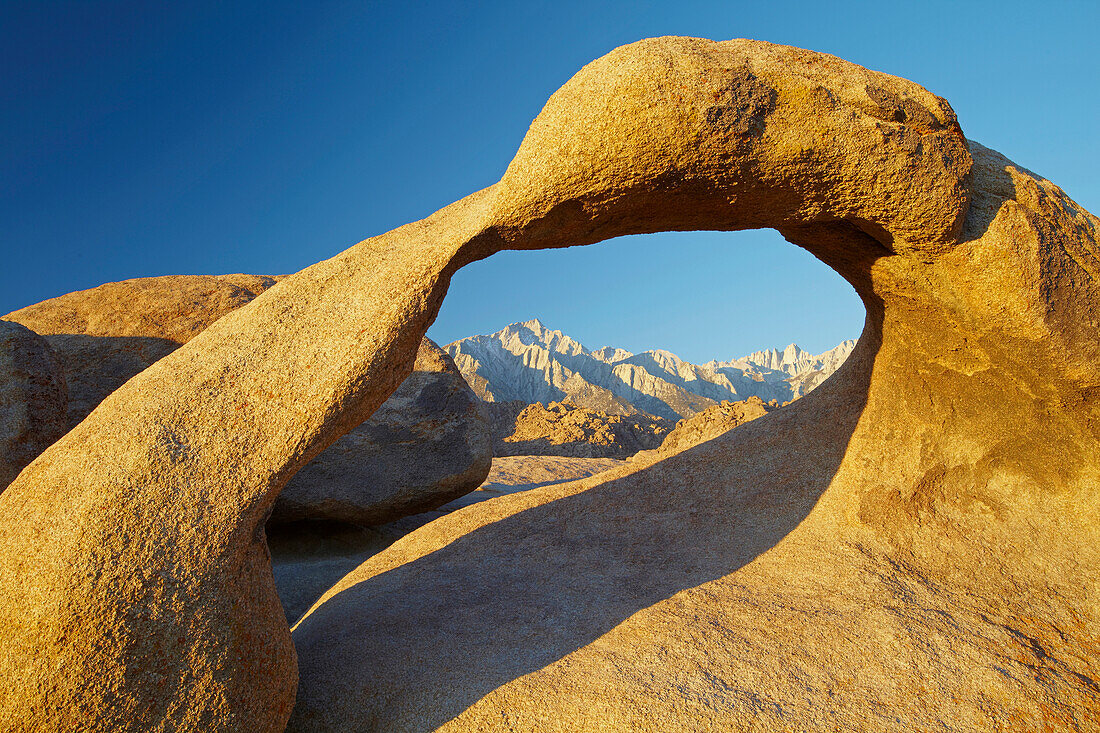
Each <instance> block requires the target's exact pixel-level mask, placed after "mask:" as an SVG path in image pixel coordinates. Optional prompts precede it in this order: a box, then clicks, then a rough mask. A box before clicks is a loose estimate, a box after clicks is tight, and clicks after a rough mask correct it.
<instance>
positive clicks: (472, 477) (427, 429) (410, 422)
mask: <svg viewBox="0 0 1100 733" xmlns="http://www.w3.org/2000/svg"><path fill="white" fill-rule="evenodd" d="M479 403H480V401H479V400H478V399H477V397H475V396H474V393H473V392H471V391H470V388H469V386H467V384H466V381H465V380H464V379H463V378H462V375H461V374H459V373H458V369H456V368H455V365H454V362H453V361H451V357H449V356H447V354H446V352H444V351H443V350H442V349H440V348H439V347H438V346H436V345H435V344H434V343H432V342H431V341H430V340H428V339H427V338H425V339H424V340H423V341H422V342H421V344H420V350H419V352H418V353H417V356H416V363H415V364H414V365H413V373H412V374H411V375H409V377H408V379H406V380H405V381H404V382H402V383H401V386H400V387H398V388H397V391H396V392H394V393H393V394H392V395H391V396H390V398H389V399H387V400H386V402H385V403H384V404H383V405H382V406H381V407H379V408H378V409H377V410H376V411H375V412H374V414H373V415H371V416H370V419H368V420H365V421H363V423H361V424H360V425H359V427H357V428H355V429H354V430H352V431H351V432H350V433H348V434H347V435H345V436H343V437H342V438H340V440H338V441H336V442H335V443H333V444H332V446H330V447H329V448H328V450H326V451H325V452H324V453H322V454H321V455H320V456H318V457H317V458H316V459H314V460H313V462H311V463H310V464H309V465H308V466H306V467H305V468H303V469H302V470H301V471H299V472H298V473H297V474H295V475H294V478H292V479H291V480H290V483H288V484H287V486H286V488H285V489H284V490H283V492H282V493H281V494H280V495H279V499H278V501H276V502H275V509H274V511H273V513H272V515H271V520H270V521H273V522H292V521H297V520H302V519H328V520H334V521H340V522H349V523H352V524H360V525H367V526H369V525H374V524H385V523H386V522H392V521H393V520H395V519H398V518H400V517H404V516H407V515H409V514H419V513H421V512H425V511H428V510H430V509H435V508H437V507H439V506H442V505H443V504H446V503H447V502H449V501H452V500H454V499H457V498H458V497H460V496H462V495H463V494H468V493H469V492H471V491H473V490H474V489H476V488H477V487H478V486H480V485H481V483H482V482H483V481H484V480H485V477H486V476H488V474H489V469H490V468H491V467H492V462H493V441H492V435H491V433H490V430H489V425H488V424H487V423H486V421H485V419H484V418H483V417H482V415H481V412H480V410H479Z"/></svg>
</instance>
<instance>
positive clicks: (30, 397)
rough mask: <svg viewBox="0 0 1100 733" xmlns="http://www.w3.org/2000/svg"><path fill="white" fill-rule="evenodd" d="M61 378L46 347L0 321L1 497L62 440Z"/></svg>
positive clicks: (33, 335) (64, 399)
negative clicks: (5, 490)
mask: <svg viewBox="0 0 1100 733" xmlns="http://www.w3.org/2000/svg"><path fill="white" fill-rule="evenodd" d="M67 399H68V397H67V391H66V388H65V376H64V374H62V372H61V365H60V364H58V362H57V357H56V356H55V355H54V353H53V350H52V349H50V346H49V344H47V343H46V341H45V340H44V339H43V338H42V337H41V336H39V335H38V334H36V333H35V332H34V331H31V330H30V329H29V328H25V327H23V326H20V325H19V324H17V323H8V322H6V321H0V491H3V490H4V488H5V487H6V486H7V485H8V484H10V483H11V482H12V479H14V478H15V477H16V476H18V475H19V472H20V471H22V470H23V468H24V467H25V466H26V465H27V464H28V463H30V462H31V461H32V460H34V458H35V457H36V456H37V455H38V454H39V453H41V452H42V451H44V450H45V449H46V448H47V447H48V446H49V445H50V444H51V443H53V442H54V441H55V440H57V439H58V438H60V437H61V436H62V435H64V434H65V405H66V402H67Z"/></svg>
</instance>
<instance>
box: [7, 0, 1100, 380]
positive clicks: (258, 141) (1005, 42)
mask: <svg viewBox="0 0 1100 733" xmlns="http://www.w3.org/2000/svg"><path fill="white" fill-rule="evenodd" d="M1096 7H1097V5H1096V4H1094V3H1085V2H1080V3H1073V2H1061V3H1059V2H1054V3H1046V4H1040V3H1034V2H1029V3H1014V2H989V3H947V2H924V3H919V4H917V3H905V4H902V3H882V2H873V3H872V2H866V3H863V2H848V3H844V2H837V3H822V2H805V3H791V2H770V3H761V2H758V1H757V2H752V3H747V2H746V3H741V2H676V3H672V2H661V3H657V2H599V1H598V0H588V1H587V2H553V3H541V2H524V3H453V2H433V3H417V2H404V3H392V4H384V3H325V2H315V3H289V2H277V1H273V2H262V3H260V2H257V3H249V2H237V3H222V2H189V3H155V2H127V3H120V2H96V3H89V2H74V3H58V2H48V1H46V2H23V3H17V2H6V3H3V4H2V5H0V68H2V69H3V70H4V71H3V73H2V74H0V134H2V135H3V141H4V144H3V145H2V146H0V226H2V239H0V241H2V242H3V244H2V246H3V266H2V267H0V313H5V312H7V311H9V310H13V309H15V308H19V307H22V306H24V305H27V304H30V303H33V302H36V301H39V300H42V299H44V298H48V297H52V296H54V295H60V294H62V293H65V292H69V291H71V290H78V289H82V288H88V287H93V286H95V285H98V284H100V283H103V282H108V281H111V280H120V279H124V278H129V277H140V276H146V275H161V274H175V273H223V272H252V273H285V272H293V271H296V270H298V269H301V268H303V267H306V266H308V265H309V264H311V263H313V262H315V261H317V260H320V259H323V258H326V257H329V256H331V255H333V254H335V253H336V252H339V251H340V250H342V249H344V248H346V247H347V246H349V245H351V244H353V243H355V242H356V241H359V240H360V239H363V238H365V237H367V236H371V235H373V234H378V233H381V232H384V231H386V230H388V229H391V228H393V227H395V226H399V225H401V224H403V223H405V222H407V221H410V220H414V219H418V218H421V217H423V216H426V215H427V214H429V213H431V212H432V211H434V210H435V209H438V208H439V207H441V206H444V205H446V204H448V203H450V202H451V201H453V200H455V199H458V198H461V197H462V196H465V195H466V194H468V193H470V192H472V191H474V190H477V189H479V188H482V187H484V186H487V185H489V184H491V183H493V182H494V181H496V180H497V179H498V178H499V177H500V175H501V173H502V172H503V171H504V169H505V167H506V166H507V164H508V161H509V160H510V159H511V157H512V155H513V154H514V152H515V150H516V148H517V147H518V145H519V143H520V140H521V139H522V137H523V134H524V132H525V131H526V129H527V126H528V125H529V124H530V121H531V119H532V118H534V116H535V115H536V114H537V113H538V111H539V109H540V108H541V106H542V104H543V103H544V102H545V101H546V98H547V97H548V96H549V95H550V94H551V93H553V91H554V90H555V89H557V88H558V87H559V86H561V84H563V83H564V82H565V81H566V80H568V79H569V77H570V76H571V75H572V74H573V73H575V72H576V71H577V70H578V69H579V68H580V67H581V66H582V65H584V64H585V63H587V62H588V61H590V60H592V59H593V58H596V57H598V56H600V55H602V54H604V53H606V52H607V51H609V50H610V49H612V48H614V47H615V46H618V45H621V44H623V43H629V42H631V41H635V40H638V39H639V38H645V37H649V36H657V35H692V36H702V37H708V38H715V39H725V38H737V37H748V38H759V39H763V40H768V41H773V42H777V43H787V44H792V45H796V46H801V47H804V48H811V49H814V50H819V51H824V52H828V53H833V54H836V55H839V56H842V57H844V58H846V59H849V60H851V61H854V62H856V63H859V64H862V65H864V66H867V67H870V68H872V69H877V70H880V71H885V72H888V73H892V74H896V75H899V76H904V77H907V78H910V79H913V80H914V81H916V82H918V83H920V84H923V85H924V86H926V87H928V88H929V89H931V90H932V91H933V92H935V93H937V94H940V95H942V96H945V97H946V98H947V99H948V100H949V101H950V102H951V103H952V105H953V106H954V108H955V110H956V112H957V113H958V115H959V118H960V121H961V123H962V126H963V130H964V131H965V132H966V133H967V135H968V136H970V137H971V138H973V139H976V140H979V141H981V142H983V143H985V144H986V145H989V146H991V147H994V148H997V149H999V150H1001V151H1002V152H1003V153H1005V154H1006V155H1008V156H1009V157H1011V158H1013V159H1014V160H1016V161H1017V162H1018V163H1020V164H1021V165H1023V166H1026V167H1028V168H1030V169H1032V170H1035V171H1036V172H1038V173H1040V174H1042V175H1044V176H1046V177H1048V178H1050V179H1051V180H1053V181H1055V182H1056V183H1058V184H1059V185H1061V186H1062V187H1063V188H1064V189H1065V190H1066V191H1067V192H1068V193H1069V194H1070V196H1072V197H1073V198H1075V199H1076V200H1077V201H1078V202H1080V203H1081V204H1083V205H1084V206H1085V207H1086V208H1089V209H1090V210H1092V211H1094V212H1096V211H1100V183H1098V182H1097V178H1096V175H1095V168H1096V165H1097V161H1098V160H1100V155H1098V152H1100V151H1098V142H1097V139H1096V131H1095V127H1096V120H1097V118H1098V117H1100V115H1098V112H1100V109H1098V106H1100V102H1098V101H1097V99H1098V94H1097V92H1098V91H1100V88H1098V87H1100V84H1098V82H1097V80H1098V78H1100V74H1098V72H1100V60H1098V55H1097V53H1096V41H1095V33H1096V28H1097V27H1098V22H1100V12H1098V11H1097V9H1096ZM534 316H538V317H540V318H542V319H543V320H544V321H545V322H546V323H548V324H549V325H551V326H554V327H557V328H561V329H562V330H564V331H566V332H567V333H569V334H571V335H573V336H574V337H576V338H578V339H580V340H581V341H582V342H584V343H586V344H587V345H589V346H592V347H596V346H601V345H604V344H615V345H619V346H622V347H624V348H628V349H631V350H634V351H637V350H642V349H646V348H657V347H660V348H667V349H669V350H672V351H674V352H676V353H678V354H680V355H681V356H683V357H684V358H687V359H691V360H694V361H704V360H707V359H710V358H715V357H718V358H728V357H731V356H735V355H740V354H743V353H745V352H748V351H751V350H755V349H757V348H762V347H766V346H771V345H777V346H782V345H784V344H786V343H787V342H789V341H797V342H798V343H800V344H801V345H803V346H804V347H806V348H809V349H811V350H815V351H818V350H823V349H826V348H829V347H830V346H832V345H833V344H835V343H836V342H837V341H839V340H841V339H843V338H846V337H850V336H855V335H857V334H858V331H859V329H860V326H861V324H862V306H861V305H860V304H859V302H858V301H857V300H856V298H855V295H854V293H852V291H851V289H850V288H849V287H848V286H847V284H846V283H844V282H843V281H841V280H840V279H839V277H837V276H836V275H835V274H833V273H832V272H831V271H829V270H827V269H826V268H825V267H824V266H822V265H820V264H819V263H817V261H816V260H814V259H813V258H812V257H810V256H809V255H807V254H806V253H804V252H802V251H801V250H799V249H797V248H795V247H794V246H792V245H789V244H787V243H785V242H783V241H782V240H781V239H780V238H779V237H778V235H776V234H774V233H773V232H744V233H737V234H716V233H695V234H684V233H680V234H669V235H651V236H646V237H634V238H626V239H621V240H615V241H612V242H605V243H602V244H598V245H594V246H591V247H578V248H569V249H566V250H558V251H553V252H522V253H512V252H507V253H501V254H498V255H494V256H493V257H491V258H489V259H488V260H485V261H483V262H480V263H476V264H475V265H472V266H470V267H468V268H466V269H464V270H463V271H461V272H460V273H459V274H458V275H457V276H456V278H455V280H454V282H453V283H452V288H451V292H450V294H449V295H448V298H447V300H446V302H445V303H444V305H443V309H442V311H441V313H440V316H439V319H438V320H437V322H436V324H435V325H434V326H433V328H432V330H431V331H430V335H432V336H433V337H434V338H436V339H437V340H439V341H441V342H446V341H449V340H452V339H455V338H459V337H461V336H465V335H469V334H471V333H484V332H488V331H491V330H496V329H498V328H500V327H502V326H504V325H506V324H507V323H509V322H512V321H515V320H525V319H527V318H531V317H534Z"/></svg>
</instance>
